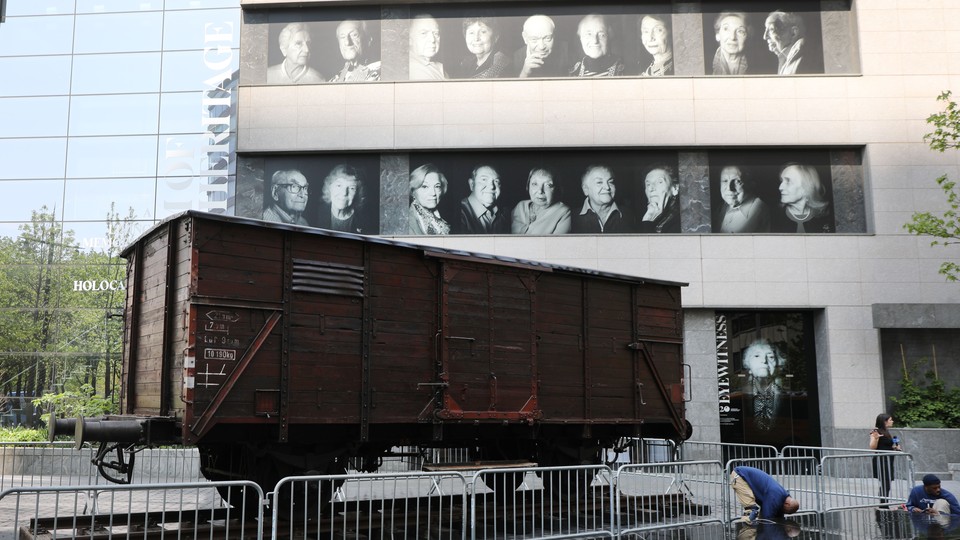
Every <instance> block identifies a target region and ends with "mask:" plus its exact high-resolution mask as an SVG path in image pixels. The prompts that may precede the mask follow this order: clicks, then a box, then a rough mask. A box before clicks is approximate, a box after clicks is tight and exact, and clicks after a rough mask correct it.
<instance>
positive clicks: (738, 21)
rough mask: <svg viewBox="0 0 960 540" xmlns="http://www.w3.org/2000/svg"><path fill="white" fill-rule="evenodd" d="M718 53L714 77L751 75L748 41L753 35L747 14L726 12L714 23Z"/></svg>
mask: <svg viewBox="0 0 960 540" xmlns="http://www.w3.org/2000/svg"><path fill="white" fill-rule="evenodd" d="M713 29H714V31H715V32H716V40H717V52H716V53H715V54H714V55H713V74H714V75H744V74H746V73H751V71H750V66H749V62H748V61H747V39H749V38H750V35H751V34H752V33H753V32H752V29H751V27H750V25H749V24H748V23H747V14H746V13H744V12H741V11H724V12H723V13H721V14H719V15H717V18H716V20H715V21H714V23H713Z"/></svg>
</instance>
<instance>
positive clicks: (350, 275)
mask: <svg viewBox="0 0 960 540" xmlns="http://www.w3.org/2000/svg"><path fill="white" fill-rule="evenodd" d="M171 223H172V224H173V227H172V228H171V229H169V230H170V231H173V234H169V233H168V228H167V225H169V224H171ZM168 246H172V249H168ZM125 256H127V257H128V261H129V268H130V270H131V271H130V272H128V276H129V278H128V279H129V280H130V281H129V282H128V288H127V290H128V299H127V304H126V305H127V307H128V310H130V311H136V312H137V317H138V323H137V327H136V328H133V327H130V328H126V329H125V332H126V333H127V336H128V339H127V340H125V365H129V366H131V369H133V370H135V371H134V372H133V376H132V377H129V378H128V380H129V381H130V388H129V394H130V397H131V398H132V399H133V401H132V407H127V408H126V410H132V411H133V412H137V413H140V414H144V415H156V416H168V417H171V416H172V417H175V418H177V419H178V422H179V424H178V429H179V430H180V431H179V433H180V437H181V439H182V440H183V441H187V442H194V443H197V444H199V445H201V446H203V448H207V449H213V450H212V451H213V452H214V453H217V452H220V453H221V454H220V455H232V454H229V452H227V451H225V450H223V449H224V448H230V447H231V445H235V444H238V441H242V444H244V445H248V446H249V447H251V448H253V447H258V448H260V449H259V450H251V453H250V454H249V455H247V461H248V462H250V460H251V459H253V458H252V456H260V455H268V454H269V453H270V451H272V450H271V449H273V450H277V449H279V448H284V446H283V445H287V444H289V445H293V446H295V447H296V448H298V449H301V450H302V449H305V448H309V449H310V452H312V453H313V454H315V455H327V454H329V455H339V454H338V453H350V452H360V453H363V452H371V451H372V452H373V453H372V455H373V456H374V457H375V456H376V452H378V451H380V450H378V449H382V448H389V447H390V446H392V445H396V444H400V443H401V442H402V443H411V444H416V445H422V446H430V445H431V444H435V445H437V446H450V445H454V446H461V445H462V446H473V447H478V448H480V449H481V451H482V452H486V453H487V454H486V455H487V457H491V456H493V459H497V458H500V459H504V458H506V459H519V458H532V457H534V456H532V455H531V452H532V450H531V449H532V448H534V447H535V446H536V445H537V444H538V443H537V442H536V441H538V440H542V441H554V442H557V443H558V444H560V443H562V444H564V445H574V446H576V445H579V444H581V440H583V439H584V437H585V436H586V437H588V438H589V437H593V438H595V439H598V440H601V439H602V441H603V443H604V444H606V443H608V442H610V441H612V440H613V439H615V438H616V437H620V436H628V435H632V434H635V433H638V432H640V431H641V430H644V431H647V430H649V431H650V432H653V433H657V434H661V435H662V436H674V437H676V436H679V435H680V434H681V433H680V432H679V431H678V430H679V429H680V428H679V427H678V425H677V423H676V422H675V420H676V418H681V419H682V417H683V403H682V402H671V401H669V398H670V397H671V396H675V395H676V392H674V391H673V386H678V385H679V384H680V382H681V378H682V377H683V370H682V345H681V342H680V341H679V339H678V338H680V337H682V317H681V316H680V314H681V307H680V297H679V288H680V286H679V284H674V283H667V282H644V281H643V280H641V279H639V278H630V277H625V276H614V275H610V274H601V273H597V272H585V271H580V270H576V269H570V268H565V267H559V266H548V265H538V264H537V263H531V262H526V261H510V260H506V259H503V260H497V259H494V258H489V257H486V256H482V255H474V254H469V253H464V252H452V251H446V250H443V249H438V248H430V247H416V246H411V245H405V244H402V243H399V242H392V241H389V240H380V239H372V240H365V239H363V238H361V237H356V236H352V235H345V234H340V233H326V232H323V231H317V230H310V229H305V228H299V227H292V226H286V225H282V224H266V223H255V222H253V221H251V220H245V219H240V218H231V217H224V216H213V215H208V214H202V213H196V212H189V213H186V214H183V215H181V216H177V217H174V218H171V219H170V220H169V221H168V222H166V223H165V224H162V225H160V226H158V227H157V228H155V229H154V230H153V231H151V232H149V233H147V234H146V235H144V237H142V238H141V239H140V240H139V242H138V244H137V246H136V249H133V248H131V249H129V250H128V251H127V252H126V254H125ZM136 257H139V260H135V258H136ZM132 270H136V271H132ZM134 284H136V287H134V286H133V285H134ZM134 290H137V291H138V293H137V297H132V296H131V295H132V294H133V291H134ZM273 316H276V317H277V318H276V319H273V318H271V317H273ZM273 320H276V321H277V322H276V325H275V326H274V327H273V328H272V330H270V331H269V332H268V333H267V334H262V332H266V330H264V328H265V325H267V324H268V321H273ZM130 337H136V339H135V340H132V341H131V340H130ZM645 338H650V339H652V340H654V341H657V340H660V341H664V342H662V343H661V342H659V341H657V342H654V341H645ZM258 339H259V341H258ZM671 340H676V342H672V341H671ZM128 342H135V344H134V345H133V346H129V347H128V345H127V343H128ZM248 351H253V352H250V355H249V362H246V363H245V362H244V355H245V354H246V353H248ZM645 353H646V354H650V355H652V359H648V358H646V357H644V356H643V355H644V354H645ZM127 357H129V360H128V359H127ZM649 362H653V363H654V364H655V365H656V375H658V376H659V378H660V380H659V381H655V380H654V379H656V377H655V373H654V370H653V369H652V368H651V367H650V366H649V365H648V364H649ZM164 392H166V394H164ZM258 400H260V401H258ZM644 402H645V403H644ZM675 411H676V414H673V413H674V412H675ZM205 415H206V417H209V422H207V423H205V424H203V425H201V424H202V423H198V420H200V419H201V418H206V417H205ZM201 428H202V429H201ZM583 444H584V446H585V447H587V446H588V445H590V444H595V442H590V441H584V442H583ZM367 445H369V446H367ZM511 446H515V447H516V448H517V449H519V450H517V449H515V450H513V451H507V452H505V453H503V454H499V455H498V453H499V449H502V448H509V447H511ZM548 446H549V445H548ZM224 452H226V453H224ZM286 452H287V450H277V453H278V454H285V453H286ZM290 452H291V453H290V455H291V456H293V455H295V452H294V451H293V450H290ZM491 452H492V453H491ZM518 452H519V453H520V454H522V455H518ZM559 455H564V454H563V453H562V452H561V453H560V454H559ZM541 457H543V458H544V459H545V460H546V461H545V463H554V464H563V462H562V461H561V462H555V461H553V462H551V461H550V460H549V459H548V458H547V456H546V455H544V456H541ZM317 470H321V469H317ZM332 470H336V469H332ZM244 474H245V473H244Z"/></svg>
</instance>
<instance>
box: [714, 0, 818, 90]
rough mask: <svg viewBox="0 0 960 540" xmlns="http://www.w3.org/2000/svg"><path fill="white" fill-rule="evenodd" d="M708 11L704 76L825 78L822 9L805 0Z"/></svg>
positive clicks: (736, 4) (735, 5)
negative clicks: (822, 76) (815, 74)
mask: <svg viewBox="0 0 960 540" xmlns="http://www.w3.org/2000/svg"><path fill="white" fill-rule="evenodd" d="M719 6H722V7H723V9H722V10H721V11H704V13H703V46H704V73H705V74H707V75H720V76H737V75H764V74H780V75H797V74H809V73H823V72H824V67H823V41H822V39H823V38H822V35H821V25H820V4H819V2H810V1H805V0H794V1H783V2H779V3H776V4H764V8H766V7H771V8H773V9H770V10H766V9H765V10H763V11H757V9H758V6H757V4H756V3H755V2H730V3H728V4H719Z"/></svg>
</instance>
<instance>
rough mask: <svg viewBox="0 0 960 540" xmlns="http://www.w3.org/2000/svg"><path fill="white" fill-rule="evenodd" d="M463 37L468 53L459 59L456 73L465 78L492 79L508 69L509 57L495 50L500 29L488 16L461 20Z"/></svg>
mask: <svg viewBox="0 0 960 540" xmlns="http://www.w3.org/2000/svg"><path fill="white" fill-rule="evenodd" d="M463 38H464V39H465V40H466V42H467V50H468V51H470V54H469V55H468V56H467V57H466V58H463V59H462V60H460V71H459V73H458V75H459V76H460V77H463V78H465V79H494V78H497V77H500V76H503V75H506V74H507V73H509V71H510V64H511V62H510V58H509V57H507V55H505V54H503V53H502V52H500V51H499V50H497V42H498V41H499V40H500V30H499V27H498V26H497V21H496V20H495V19H492V18H489V17H473V18H467V19H464V20H463Z"/></svg>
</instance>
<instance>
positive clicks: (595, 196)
mask: <svg viewBox="0 0 960 540" xmlns="http://www.w3.org/2000/svg"><path fill="white" fill-rule="evenodd" d="M580 187H581V188H582V189H583V194H584V195H585V198H584V200H583V205H582V206H581V207H580V212H579V213H577V215H575V216H573V232H575V233H579V234H601V233H627V232H634V231H633V222H632V219H631V216H630V214H629V212H626V213H625V212H624V211H623V210H622V209H621V208H620V206H619V205H617V202H616V201H615V199H616V196H617V186H616V182H615V180H614V177H613V171H612V170H611V169H610V167H607V166H606V165H590V166H589V167H587V170H586V172H584V174H583V177H582V178H581V180H580Z"/></svg>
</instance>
